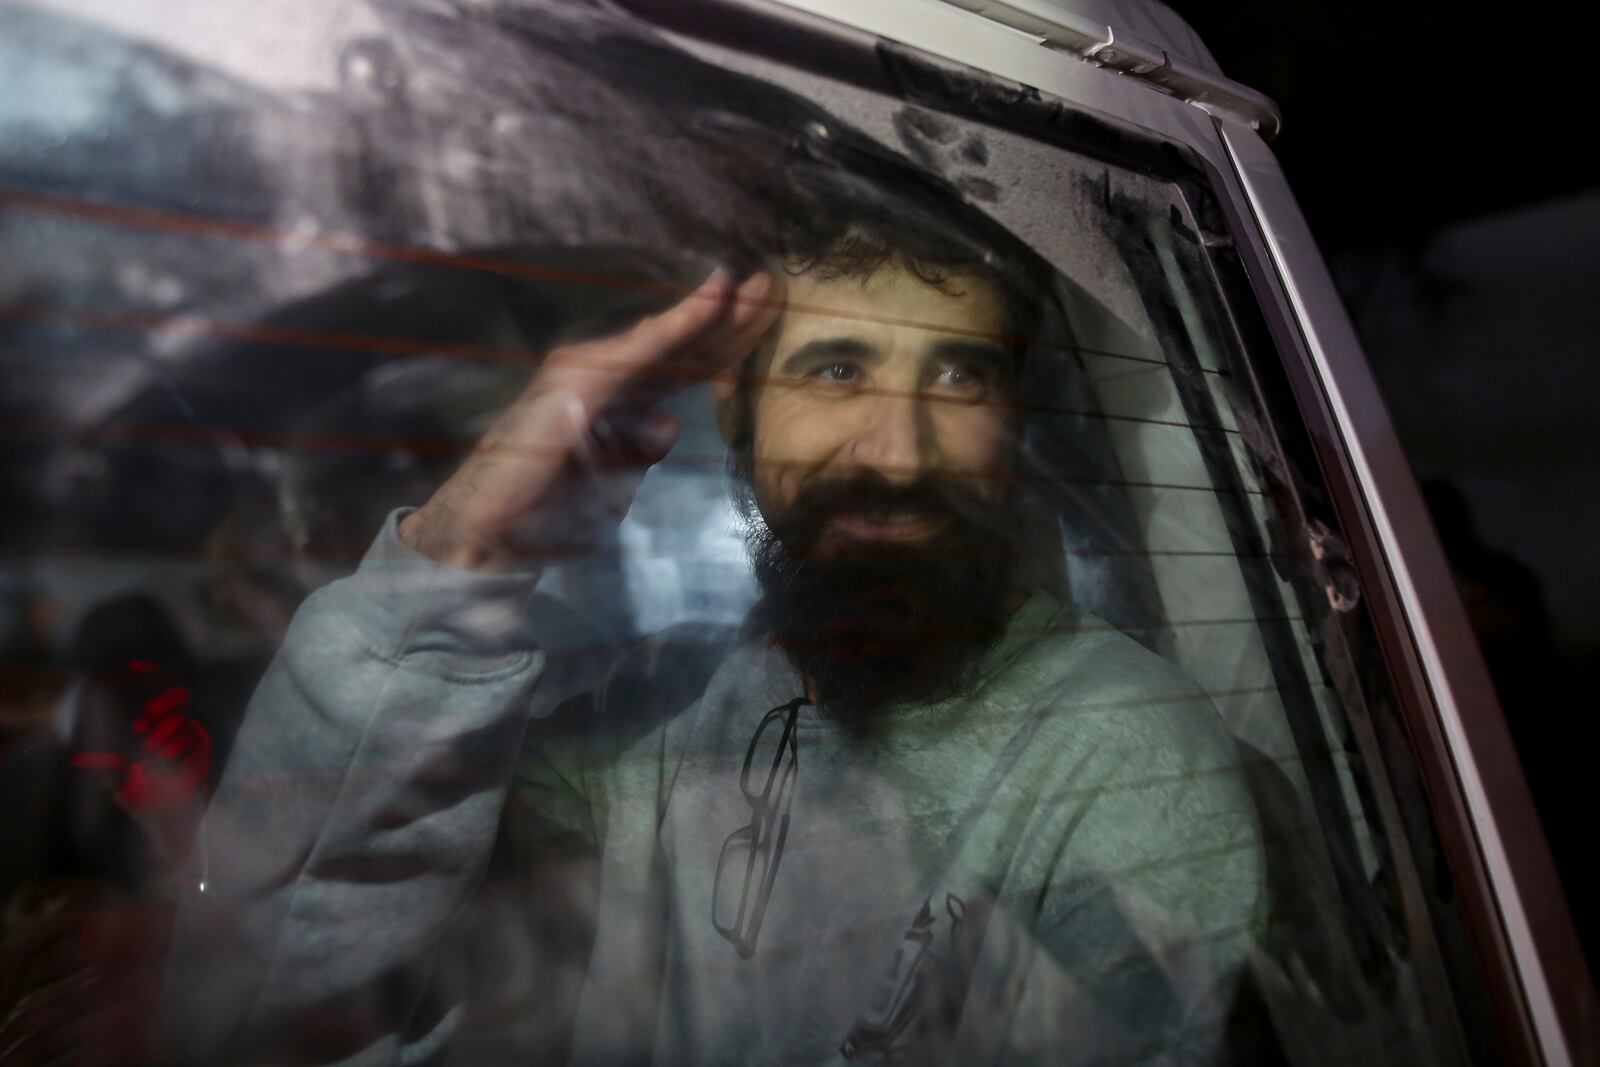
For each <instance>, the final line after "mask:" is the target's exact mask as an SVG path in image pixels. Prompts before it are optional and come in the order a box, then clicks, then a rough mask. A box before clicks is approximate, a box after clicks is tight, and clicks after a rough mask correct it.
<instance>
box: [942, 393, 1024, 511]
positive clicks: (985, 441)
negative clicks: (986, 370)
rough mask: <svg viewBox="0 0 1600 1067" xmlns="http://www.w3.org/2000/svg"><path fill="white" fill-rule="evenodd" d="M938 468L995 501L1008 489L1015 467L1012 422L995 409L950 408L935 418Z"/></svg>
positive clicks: (1014, 437)
mask: <svg viewBox="0 0 1600 1067" xmlns="http://www.w3.org/2000/svg"><path fill="white" fill-rule="evenodd" d="M935 426H936V427H937V432H938V439H939V445H940V449H939V451H940V453H941V457H940V466H942V467H944V468H945V469H947V470H949V471H950V472H952V473H955V474H960V475H962V476H964V477H967V478H970V479H971V484H972V488H973V490H974V491H976V492H977V493H978V494H979V495H980V496H982V497H984V498H985V499H989V500H997V499H999V498H1000V497H1002V496H1004V495H1005V494H1006V492H1007V490H1009V489H1010V486H1011V481H1012V477H1011V476H1012V474H1013V472H1014V467H1015V463H1016V444H1017V442H1016V435H1015V432H1014V431H1013V428H1012V424H1011V420H1010V419H1009V418H1008V417H1007V416H1006V415H1005V414H1004V413H1003V412H1002V411H1001V410H1000V409H998V408H995V407H951V408H949V409H947V410H946V411H945V412H944V413H942V416H940V417H936V419H935Z"/></svg>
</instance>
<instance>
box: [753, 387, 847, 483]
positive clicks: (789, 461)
mask: <svg viewBox="0 0 1600 1067" xmlns="http://www.w3.org/2000/svg"><path fill="white" fill-rule="evenodd" d="M753 410H754V423H753V427H754V430H753V433H752V435H751V458H752V459H753V460H754V464H755V469H754V474H753V481H754V484H755V488H756V499H757V501H758V502H760V503H761V504H762V505H763V506H764V507H767V506H772V505H776V506H778V507H780V508H782V507H785V506H787V505H788V504H789V503H790V502H791V501H792V500H793V499H794V498H795V496H796V495H797V493H798V492H799V486H800V484H801V483H802V482H803V481H804V480H805V477H806V473H807V472H808V471H810V470H811V469H813V468H815V467H816V466H818V465H820V464H821V463H824V462H826V457H827V455H828V454H829V445H828V437H829V432H830V421H829V420H828V419H827V418H826V417H823V416H820V415H819V414H818V413H816V412H810V411H808V405H807V404H806V402H805V397H804V394H803V391H802V390H798V389H786V388H784V387H782V386H769V387H767V388H766V389H764V390H762V392H761V394H760V396H758V397H757V399H756V403H755V404H754V408H753Z"/></svg>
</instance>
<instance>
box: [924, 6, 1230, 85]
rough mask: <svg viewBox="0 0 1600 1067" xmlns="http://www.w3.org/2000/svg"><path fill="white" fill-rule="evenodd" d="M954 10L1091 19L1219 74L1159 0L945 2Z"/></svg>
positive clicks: (1200, 43)
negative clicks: (1005, 9)
mask: <svg viewBox="0 0 1600 1067" xmlns="http://www.w3.org/2000/svg"><path fill="white" fill-rule="evenodd" d="M947 2H953V3H955V5H956V6H957V7H963V8H967V9H968V10H974V9H977V10H980V13H981V10H982V9H986V8H989V7H1009V8H1013V9H1015V10H1019V11H1027V12H1029V13H1032V14H1038V15H1048V14H1050V13H1052V12H1057V13H1063V14H1069V15H1077V16H1079V17H1080V18H1086V19H1091V20H1093V21H1095V22H1098V23H1100V24H1102V25H1105V26H1110V27H1111V28H1112V30H1114V31H1117V32H1120V33H1125V34H1132V35H1133V36H1136V37H1142V38H1144V39H1145V40H1146V41H1148V42H1150V43H1151V44H1154V45H1156V46H1158V47H1160V48H1163V49H1165V50H1166V51H1168V52H1170V53H1171V54H1173V55H1175V56H1179V57H1181V58H1183V59H1186V60H1188V61H1189V62H1190V63H1193V64H1194V65H1195V66H1197V67H1200V68H1203V69H1204V70H1207V71H1210V72H1211V73H1214V74H1221V73H1222V68H1221V67H1219V66H1218V65H1217V61H1216V57H1214V56H1213V55H1212V54H1211V50H1210V49H1209V48H1207V47H1206V45H1205V42H1204V41H1202V40H1200V35H1199V34H1197V33H1196V32H1195V31H1194V28H1193V27H1192V26H1190V25H1189V23H1188V22H1186V21H1184V19H1183V17H1182V16H1181V15H1179V14H1178V13H1177V12H1176V11H1173V10H1172V9H1171V8H1170V7H1168V6H1167V5H1166V4H1163V3H1160V2H1159V0H998V2H995V0H947Z"/></svg>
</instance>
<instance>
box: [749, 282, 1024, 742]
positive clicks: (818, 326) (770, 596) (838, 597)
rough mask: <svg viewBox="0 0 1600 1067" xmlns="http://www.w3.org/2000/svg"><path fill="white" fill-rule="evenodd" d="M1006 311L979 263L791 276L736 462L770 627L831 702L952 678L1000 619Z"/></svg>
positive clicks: (942, 684) (1008, 366)
mask: <svg viewBox="0 0 1600 1067" xmlns="http://www.w3.org/2000/svg"><path fill="white" fill-rule="evenodd" d="M1005 325H1006V323H1005V314H1004V305H1003V303H1002V297H1001V294H1000V292H999V291H998V289H997V288H996V287H995V286H994V285H992V284H991V283H989V282H987V281H984V280H982V279H979V278H971V277H952V278H951V279H949V281H948V282H947V283H946V284H944V285H943V286H934V285H930V284H929V283H927V282H925V281H923V280H921V279H920V278H918V277H917V276H915V275H914V274H911V273H909V272H907V271H905V270H902V269H897V268H892V267H887V266H886V267H884V268H883V269H881V270H879V271H878V272H877V273H876V274H874V275H872V276H871V277H870V278H869V279H867V280H866V281H862V280H861V279H859V278H843V279H832V280H829V279H821V278H817V277H815V276H814V275H806V274H802V275H800V276H799V277H797V278H795V279H794V280H793V281H792V282H791V283H790V286H789V292H788V308H787V310H786V312H785V314H784V317H783V319H782V320H781V321H780V322H779V324H778V326H777V327H776V328H775V334H774V336H773V337H772V338H771V341H770V343H769V345H768V346H767V348H766V354H765V357H764V358H763V359H762V360H761V361H760V363H759V365H758V366H757V367H756V368H755V371H756V375H757V382H756V384H755V385H754V386H753V391H752V395H751V399H750V410H749V417H750V419H751V431H752V432H751V435H750V451H749V454H748V455H747V456H746V457H744V466H743V469H744V470H745V471H746V473H747V476H748V478H749V488H750V489H751V491H752V493H753V495H754V498H755V503H756V505H757V507H758V509H759V511H760V518H761V522H760V523H758V524H756V525H755V526H754V527H753V529H752V536H751V539H750V540H751V549H752V561H753V563H754V566H755V572H756V577H757V579H758V580H759V582H760V584H761V587H762V591H763V593H764V604H765V605H766V610H767V612H768V613H769V619H770V624H771V626H772V630H773V633H774V635H775V636H776V637H777V639H778V640H779V643H780V644H781V645H782V646H783V647H784V648H785V650H786V651H787V652H788V654H789V657H790V660H791V661H792V662H793V663H794V665H795V666H796V667H797V669H799V671H800V672H801V673H802V674H803V675H804V676H805V677H806V678H807V679H808V680H809V682H810V683H811V684H812V686H813V687H814V692H815V694H816V695H817V698H818V699H819V700H820V701H821V702H822V703H823V704H825V705H833V706H837V707H849V708H852V709H857V710H871V709H873V708H876V707H881V706H885V705H890V704H895V703H898V702H901V701H913V700H933V699H942V698H944V697H947V696H951V695H954V694H957V693H959V692H962V691H964V688H965V686H966V684H967V683H968V682H969V681H970V680H971V677H972V668H973V667H974V666H975V665H976V664H977V663H978V662H979V661H980V659H981V656H982V653H983V652H984V651H985V650H986V649H988V648H989V647H991V646H992V645H993V643H994V642H995V641H996V640H998V638H999V637H1000V635H1001V634H1003V633H1004V631H1005V625H1006V618H1007V616H1008V611H1007V599H1008V596H1009V593H1010V587H1009V581H1008V579H1009V574H1010V565H1011V562H1012V555H1013V552H1012V538H1013V537H1014V532H1015V531H1014V529H1013V528H1012V526H1011V525H1010V524H1008V522H1007V519H1006V515H1007V512H1008V511H1009V509H1008V507H1007V506H1006V504H1007V502H1008V499H1009V495H1010V483H1011V481H1012V478H1011V475H1012V468H1013V463H1014V456H1015V437H1014V431H1013V420H1012V416H1011V412H1010V403H1009V399H1010V390H1011V376H1012V374H1013V368H1012V356H1011V354H1010V353H1009V352H1008V350H1007V349H1006V348H1004V347H1003V346H1002V345H1001V344H1000V343H999V342H998V341H997V340H996V338H998V337H1000V336H1001V335H1002V334H1003V333H1004V329H1005ZM723 395H724V397H727V396H729V395H731V394H729V393H726V392H725V393H724V394H723Z"/></svg>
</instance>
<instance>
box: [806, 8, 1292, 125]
mask: <svg viewBox="0 0 1600 1067" xmlns="http://www.w3.org/2000/svg"><path fill="white" fill-rule="evenodd" d="M776 2H777V3H780V4H783V5H784V6H786V7H791V8H795V9H797V10H800V11H804V12H807V13H809V14H812V15H820V16H822V17H823V18H827V19H831V20H833V21H834V22H840V23H843V24H844V25H846V26H850V27H853V28H855V29H857V30H863V31H865V32H867V33H871V34H874V35H876V36H879V37H888V38H891V39H893V40H897V41H900V42H902V43H904V44H908V45H911V46H913V47H915V48H921V49H923V50H925V51H928V52H932V53H934V54H936V55H942V56H944V57H945V58H947V59H953V60H955V61H957V62H959V63H965V64H967V65H969V66H973V67H978V68H980V69H982V70H986V71H989V72H990V73H994V74H999V75H1001V76H1002V77H1007V78H1011V79H1013V80H1016V81H1020V82H1023V83H1024V84H1028V85H1037V86H1039V87H1040V88H1045V87H1046V84H1047V83H1048V82H1051V81H1055V80H1058V79H1050V78H1045V79H1044V80H1041V79H1040V78H1039V77H1038V76H1037V75H1036V76H1033V77H1030V76H1028V75H1027V74H1026V73H1024V71H1023V70H1019V69H1017V68H1018V66H1019V64H1017V63H1016V62H1015V60H1016V59H1017V58H1020V57H1018V56H1017V55H1016V46H1017V45H1022V46H1023V47H1024V48H1025V49H1027V50H1028V51H1031V52H1033V53H1034V54H1035V55H1037V56H1039V59H1033V60H1031V61H1028V60H1026V59H1025V60H1024V62H1023V63H1022V64H1020V66H1022V67H1024V68H1027V67H1031V68H1034V70H1037V69H1038V68H1039V66H1040V59H1043V60H1046V61H1048V60H1049V58H1050V53H1051V52H1060V53H1063V54H1065V55H1068V56H1071V57H1072V58H1073V59H1076V60H1079V61H1081V62H1082V63H1084V64H1085V65H1086V66H1089V67H1098V68H1100V69H1102V70H1104V71H1106V72H1107V73H1111V74H1120V75H1123V76H1125V77H1126V78H1128V79H1129V80H1131V81H1133V82H1136V83H1138V84H1140V85H1142V86H1144V87H1145V88H1149V89H1154V90H1156V91H1157V92H1159V93H1161V94H1162V95H1164V96H1169V97H1172V98H1173V99H1176V100H1179V101H1181V102H1183V103H1185V104H1188V105H1189V106H1191V107H1195V108H1199V109H1200V110H1201V111H1204V112H1207V113H1208V114H1212V115H1216V116H1218V117H1221V118H1224V119H1227V120H1229V121H1231V122H1235V123H1240V124H1243V125H1245V126H1249V127H1250V128H1251V129H1254V130H1258V131H1259V132H1260V133H1261V135H1262V136H1263V137H1265V138H1267V139H1268V140H1271V139H1272V138H1273V137H1274V136H1276V135H1277V133H1278V131H1279V130H1280V129H1282V127H1283V116H1282V114H1281V113H1280V112H1279V110H1278V105H1276V104H1274V103H1273V102H1272V101H1271V100H1270V99H1268V98H1267V97H1266V96H1264V95H1262V94H1261V93H1258V92H1256V91H1255V90H1254V89H1251V88H1250V87H1249V86H1247V85H1243V84H1241V83H1239V82H1236V81H1233V80H1232V79H1230V78H1226V77H1223V76H1222V75H1221V74H1218V73H1215V72H1213V71H1209V70H1205V69H1204V68H1202V67H1199V66H1196V65H1195V64H1193V63H1191V62H1189V61H1188V60H1186V59H1183V58H1182V57H1178V56H1173V55H1172V54H1171V53H1169V52H1167V51H1166V50H1165V49H1163V48H1161V47H1160V46H1158V45H1156V44H1153V43H1151V42H1149V41H1146V40H1143V39H1142V38H1139V37H1136V36H1134V35H1132V34H1129V33H1124V32H1122V31H1119V30H1116V29H1114V28H1112V27H1110V26H1105V25H1102V24H1100V23H1099V22H1096V21H1095V20H1093V19H1088V18H1084V17H1082V16H1079V15H1074V14H1072V13H1071V12H1067V11H1061V10H1058V9H1054V8H1051V7H1048V6H1045V5H1041V4H1036V3H1033V2H1032V0H776ZM984 30H990V31H1000V34H999V35H996V34H993V33H987V34H986V33H984V32H983V31H984ZM1002 35H1003V36H1002ZM1006 38H1009V40H1008V39H1006ZM1007 46H1010V47H1007ZM1058 71H1059V66H1058ZM1050 90H1051V91H1052V92H1055V93H1057V94H1058V95H1063V96H1067V97H1068V98H1071V97H1072V96H1073V94H1071V93H1062V92H1061V88H1060V86H1059V85H1051V86H1050Z"/></svg>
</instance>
